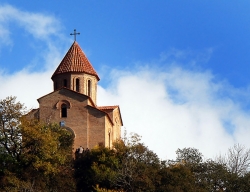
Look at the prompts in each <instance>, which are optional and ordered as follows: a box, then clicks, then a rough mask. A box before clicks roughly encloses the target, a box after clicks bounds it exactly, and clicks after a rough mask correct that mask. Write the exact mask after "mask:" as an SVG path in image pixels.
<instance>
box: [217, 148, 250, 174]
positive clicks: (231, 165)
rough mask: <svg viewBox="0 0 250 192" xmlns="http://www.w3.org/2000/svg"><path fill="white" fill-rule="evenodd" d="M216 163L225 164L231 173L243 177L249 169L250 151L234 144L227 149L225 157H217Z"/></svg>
mask: <svg viewBox="0 0 250 192" xmlns="http://www.w3.org/2000/svg"><path fill="white" fill-rule="evenodd" d="M217 161H218V162H219V163H221V164H225V165H226V166H227V168H228V170H229V171H230V172H231V173H234V174H237V175H238V176H244V175H245V174H246V173H248V172H249V168H250V149H246V148H245V147H244V146H242V145H240V144H235V145H234V146H233V147H231V148H229V149H228V152H227V154H226V155H225V156H219V157H218V158H217Z"/></svg>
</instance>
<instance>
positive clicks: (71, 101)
mask: <svg viewBox="0 0 250 192" xmlns="http://www.w3.org/2000/svg"><path fill="white" fill-rule="evenodd" d="M51 79H52V81H53V87H54V91H53V92H51V93H48V94H47V95H44V96H42V97H40V98H39V99H37V100H38V103H39V108H38V109H34V110H32V111H31V113H30V115H31V116H32V117H34V118H38V119H39V120H40V121H43V122H45V123H58V124H60V126H63V127H66V128H67V129H68V130H70V131H71V132H72V133H73V134H74V137H75V138H74V146H73V147H74V149H76V148H78V147H80V146H82V147H83V148H85V149H86V148H89V149H91V148H93V147H95V146H97V145H104V146H106V147H109V148H111V147H112V143H113V141H115V140H117V139H119V138H120V136H121V126H122V125H123V123H122V117H121V112H120V108H119V106H118V105H114V106H97V105H96V98H97V83H98V81H99V80H100V78H99V76H98V74H97V73H96V71H95V69H94V68H93V66H92V65H91V63H90V62H89V60H88V58H87V57H86V55H85V54H84V52H83V51H82V49H81V48H80V46H79V45H78V43H77V42H76V41H74V42H73V44H72V45H71V47H70V48H69V50H68V52H67V53H66V55H65V56H64V58H63V59H62V61H61V63H60V64H59V66H58V67H57V69H56V70H55V72H54V74H53V75H52V77H51Z"/></svg>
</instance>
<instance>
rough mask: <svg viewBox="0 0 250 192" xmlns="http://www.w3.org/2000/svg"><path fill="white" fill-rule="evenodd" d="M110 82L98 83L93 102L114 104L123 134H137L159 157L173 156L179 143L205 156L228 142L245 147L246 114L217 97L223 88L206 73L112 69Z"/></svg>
mask: <svg viewBox="0 0 250 192" xmlns="http://www.w3.org/2000/svg"><path fill="white" fill-rule="evenodd" d="M114 81H115V84H113V85H111V86H110V87H107V88H105V89H104V88H102V87H99V92H98V93H99V97H98V102H99V104H100V105H112V104H119V105H120V107H121V112H122V115H123V121H124V126H125V127H126V129H127V130H128V132H136V133H138V134H139V135H141V136H142V139H143V141H144V142H145V144H146V145H148V146H149V148H150V149H152V150H153V151H155V152H157V154H158V155H159V156H160V157H161V158H163V159H166V158H175V151H176V150H177V148H184V147H195V148H198V149H199V150H200V151H201V152H202V153H203V154H204V155H205V156H206V157H207V158H213V157H214V156H215V155H218V154H219V153H220V152H222V153H224V152H225V151H226V150H227V149H228V148H229V147H231V146H232V145H233V144H234V143H241V144H244V145H246V146H248V147H250V144H249V142H248V140H247V135H249V134H248V133H249V132H250V118H249V116H250V114H249V113H247V112H245V111H244V110H243V109H242V108H241V107H240V104H239V102H238V101H235V100H232V99H231V95H226V96H223V97H221V96H220V93H221V92H228V90H227V89H228V86H227V84H226V83H224V82H216V83H215V82H214V78H213V75H212V74H211V73H209V72H195V71H188V70H184V69H182V68H179V67H173V68H172V69H168V70H166V71H161V72H159V71H154V70H149V69H146V70H143V69H142V70H139V71H137V72H135V73H129V72H127V73H126V72H125V73H124V71H121V73H120V75H119V72H118V71H116V75H115V78H113V82H114ZM230 91H231V92H234V90H230ZM225 122H226V123H225ZM229 125H230V126H232V127H234V129H233V130H229V127H227V126H229Z"/></svg>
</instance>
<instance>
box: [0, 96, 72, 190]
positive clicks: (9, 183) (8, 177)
mask: <svg viewBox="0 0 250 192" xmlns="http://www.w3.org/2000/svg"><path fill="white" fill-rule="evenodd" d="M24 109H25V108H24V106H23V105H22V104H20V102H16V98H15V97H7V98H6V99H4V100H1V101H0V159H1V162H0V176H1V178H0V188H1V190H5V191H32V190H33V191H52V190H58V189H59V188H60V187H61V186H64V187H67V185H68V183H70V184H69V185H70V188H72V189H73V188H74V183H73V182H67V184H66V182H59V180H60V181H62V179H63V176H64V175H65V174H66V173H67V172H68V173H67V175H68V177H69V176H70V174H73V172H72V166H71V165H72V162H71V161H72V149H71V146H72V143H73V137H72V135H71V133H70V132H68V131H67V130H66V129H64V128H61V127H59V126H58V125H53V124H48V125H45V124H42V123H40V122H38V121H34V120H29V119H27V118H26V116H24V113H25V110H24ZM72 178H73V177H72ZM55 181H58V182H55ZM64 181H65V180H64ZM59 183H61V184H63V185H61V186H60V185H59ZM64 183H65V184H64ZM69 191H70V190H69Z"/></svg>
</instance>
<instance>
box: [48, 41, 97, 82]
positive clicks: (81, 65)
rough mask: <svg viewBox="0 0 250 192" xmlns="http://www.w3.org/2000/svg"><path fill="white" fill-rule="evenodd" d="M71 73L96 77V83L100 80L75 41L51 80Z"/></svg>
mask: <svg viewBox="0 0 250 192" xmlns="http://www.w3.org/2000/svg"><path fill="white" fill-rule="evenodd" d="M72 72H77V73H87V74H90V75H94V76H96V78H97V79H98V81H99V80H100V78H99V76H98V74H97V73H96V71H95V69H94V68H93V66H92V65H91V63H90V62H89V60H88V58H87V57H86V55H85V54H84V52H83V51H82V49H81V48H80V46H79V45H78V43H77V42H76V41H74V43H73V44H72V45H71V47H70V48H69V50H68V52H67V53H66V55H65V56H64V58H63V59H62V61H61V63H60V64H59V66H58V67H57V69H56V70H55V72H54V74H53V75H52V77H51V79H53V77H54V76H56V75H59V74H62V73H72Z"/></svg>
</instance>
